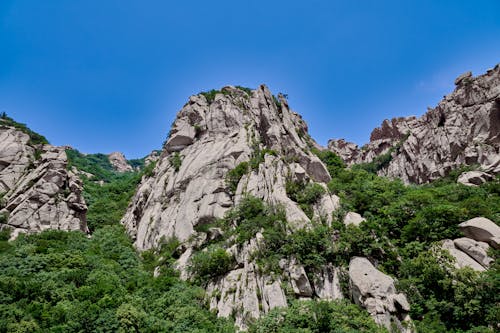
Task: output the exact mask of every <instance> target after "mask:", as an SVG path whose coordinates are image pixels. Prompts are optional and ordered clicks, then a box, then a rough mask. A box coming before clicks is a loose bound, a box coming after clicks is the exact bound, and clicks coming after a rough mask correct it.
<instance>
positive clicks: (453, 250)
mask: <svg viewBox="0 0 500 333" xmlns="http://www.w3.org/2000/svg"><path fill="white" fill-rule="evenodd" d="M455 245H456V244H455V243H454V241H452V240H450V239H446V240H444V241H443V244H442V247H443V249H445V250H448V252H449V253H450V255H451V256H452V257H453V258H454V259H455V267H456V268H464V267H470V268H472V269H473V270H475V271H479V272H482V271H484V270H485V268H484V267H483V266H482V265H480V264H479V263H478V262H477V261H476V260H474V259H473V258H472V257H470V256H469V255H468V254H467V253H465V252H463V251H461V250H460V249H459V248H457V247H456V246H455Z"/></svg>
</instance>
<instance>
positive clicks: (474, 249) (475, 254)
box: [453, 237, 493, 268]
mask: <svg viewBox="0 0 500 333" xmlns="http://www.w3.org/2000/svg"><path fill="white" fill-rule="evenodd" d="M453 243H454V244H455V247H456V248H458V249H460V250H461V251H463V252H465V253H466V254H467V255H469V257H471V258H473V259H474V260H475V261H477V262H478V263H480V264H481V265H482V266H483V267H485V268H488V267H489V266H490V264H491V263H492V262H493V258H491V257H489V256H488V253H487V251H488V249H489V248H490V247H489V245H488V244H487V243H485V242H477V241H475V240H473V239H470V238H467V237H462V238H457V239H455V240H453Z"/></svg>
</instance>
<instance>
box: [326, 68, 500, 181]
mask: <svg viewBox="0 0 500 333" xmlns="http://www.w3.org/2000/svg"><path fill="white" fill-rule="evenodd" d="M455 84H456V88H455V91H453V92H452V93H451V94H449V95H447V96H445V97H444V99H443V100H442V101H441V102H440V103H439V104H438V105H437V107H435V108H433V109H429V110H428V111H427V113H425V114H424V115H423V116H422V117H420V118H416V117H405V118H394V119H392V120H384V122H383V123H382V125H381V127H379V128H376V129H375V130H373V132H372V134H371V137H370V142H369V143H368V144H367V145H365V146H363V147H362V148H359V147H358V146H357V145H355V144H353V143H349V142H346V141H345V140H330V142H329V143H328V148H329V149H330V150H331V151H333V152H335V153H336V154H338V155H339V156H340V157H341V158H343V159H344V161H346V162H347V163H348V164H349V165H352V164H359V163H369V162H373V161H375V162H378V163H379V167H378V168H379V170H378V174H379V175H381V176H389V177H391V178H400V179H402V180H403V181H404V182H406V183H418V184H421V183H427V182H429V181H432V180H434V179H437V178H440V177H443V176H445V175H447V174H448V173H449V172H450V171H451V170H453V169H456V168H458V167H460V166H463V165H471V166H475V165H478V166H479V168H480V169H482V170H483V171H484V172H487V173H488V174H498V173H500V65H497V66H496V67H495V68H493V69H490V70H488V71H487V73H486V74H484V75H480V76H477V77H473V76H472V74H471V73H470V72H468V73H466V74H464V75H461V76H460V77H458V78H457V80H456V81H455ZM382 160H383V161H384V162H381V161H382Z"/></svg>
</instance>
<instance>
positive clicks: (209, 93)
mask: <svg viewBox="0 0 500 333" xmlns="http://www.w3.org/2000/svg"><path fill="white" fill-rule="evenodd" d="M200 94H202V95H203V96H205V98H206V99H207V102H208V104H211V103H212V102H213V101H214V100H215V96H216V95H217V94H222V92H221V91H220V90H215V89H212V90H209V91H202V92H201V93H200Z"/></svg>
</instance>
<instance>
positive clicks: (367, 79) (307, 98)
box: [0, 0, 500, 158]
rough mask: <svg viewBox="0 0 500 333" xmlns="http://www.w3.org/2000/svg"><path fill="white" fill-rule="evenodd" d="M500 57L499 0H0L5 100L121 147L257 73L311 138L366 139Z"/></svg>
mask: <svg viewBox="0 0 500 333" xmlns="http://www.w3.org/2000/svg"><path fill="white" fill-rule="evenodd" d="M499 62H500V1H497V0H491V1H481V0H474V1H472V0H471V1H465V0H464V1H460V0H454V1H435V0H432V1H429V0H419V1H400V0H398V1H381V0H377V1H356V0H352V1H327V0H324V1H314V0H312V1H311V0H310V1H272V0H268V1H260V0H258V1H256V0H246V1H245V0H240V1H235V0H232V1H190V0H184V1H160V0H157V1H154V0H149V1H139V0H114V1H112V0H106V1H104V0H99V1H97V0H81V1H80V0H44V1H40V0H31V1H30V0H17V1H13V0H1V1H0V111H6V112H7V113H8V114H9V115H11V116H13V117H14V118H16V119H17V120H18V121H22V122H26V123H28V125H29V126H30V127H32V128H33V129H34V130H36V131H39V132H40V133H42V134H44V135H45V136H47V138H48V139H49V141H51V143H53V144H57V145H63V144H69V145H72V146H74V147H76V148H78V149H79V150H81V151H83V152H104V153H108V152H112V151H116V150H118V151H123V152H124V153H125V155H126V156H127V157H128V158H136V157H142V156H144V155H146V154H147V153H148V152H149V151H151V150H152V149H157V148H160V146H161V144H162V142H163V141H164V139H165V136H166V134H167V132H168V130H169V128H170V124H171V123H172V121H173V119H174V117H175V114H176V113H177V111H179V109H180V108H181V107H182V105H183V104H184V103H185V102H186V100H187V99H188V97H189V96H190V95H191V94H194V93H197V92H199V91H202V90H208V89H211V88H220V87H222V86H224V85H227V84H233V85H243V86H248V87H256V86H257V85H258V84H260V83H265V84H267V85H268V86H269V87H270V88H271V90H272V91H273V92H284V93H287V94H288V95H289V100H290V104H291V106H292V108H293V109H294V110H295V111H297V112H299V113H301V114H302V115H303V116H304V118H305V119H306V121H307V122H308V124H309V128H310V132H311V134H312V136H313V137H314V138H315V139H316V140H317V141H318V142H319V143H321V144H326V142H327V140H328V139H329V138H346V139H348V140H351V141H354V142H356V143H359V144H363V143H365V142H366V141H368V138H369V134H370V132H371V130H372V129H373V128H374V127H376V126H378V125H379V124H380V123H381V122H382V120H383V119H385V118H391V117H395V116H404V115H421V114H422V113H424V112H425V111H426V108H427V107H428V106H434V105H435V104H436V103H437V102H438V101H439V100H440V99H441V98H442V96H443V95H445V94H447V93H448V92H450V91H451V90H452V89H453V80H454V78H455V77H456V76H458V75H459V74H461V73H462V72H464V71H467V70H472V71H473V72H474V74H480V73H482V72H484V71H485V70H486V69H488V68H490V67H493V66H494V65H495V64H496V63H499Z"/></svg>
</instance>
